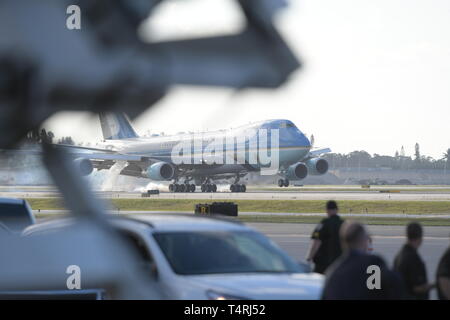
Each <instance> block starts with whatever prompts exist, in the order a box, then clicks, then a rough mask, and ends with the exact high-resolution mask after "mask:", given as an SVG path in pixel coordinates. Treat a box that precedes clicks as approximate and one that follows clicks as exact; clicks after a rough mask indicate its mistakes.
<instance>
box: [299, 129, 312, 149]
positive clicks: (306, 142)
mask: <svg viewBox="0 0 450 320" xmlns="http://www.w3.org/2000/svg"><path fill="white" fill-rule="evenodd" d="M300 142H301V145H302V146H303V147H309V148H311V142H310V141H309V139H308V138H307V137H306V136H305V135H304V134H303V133H302V134H301V139H300Z"/></svg>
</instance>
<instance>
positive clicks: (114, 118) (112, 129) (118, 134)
mask: <svg viewBox="0 0 450 320" xmlns="http://www.w3.org/2000/svg"><path fill="white" fill-rule="evenodd" d="M99 117H100V125H101V127H102V132H103V139H105V140H120V139H129V138H137V137H138V135H137V134H136V131H134V129H133V127H132V126H131V124H130V120H129V119H128V117H127V116H126V115H125V114H124V113H100V114H99Z"/></svg>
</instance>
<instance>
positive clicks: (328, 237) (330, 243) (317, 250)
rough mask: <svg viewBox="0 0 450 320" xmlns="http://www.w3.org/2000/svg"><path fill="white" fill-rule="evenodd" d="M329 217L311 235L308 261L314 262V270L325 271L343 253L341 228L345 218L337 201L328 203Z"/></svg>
mask: <svg viewBox="0 0 450 320" xmlns="http://www.w3.org/2000/svg"><path fill="white" fill-rule="evenodd" d="M326 210H327V216H328V217H327V218H325V219H323V220H322V221H321V222H320V223H319V224H318V225H317V226H316V228H315V229H314V231H313V233H312V235H311V239H312V242H311V246H310V249H309V250H308V255H307V257H306V261H308V262H314V270H313V271H314V272H317V273H324V272H325V270H326V269H327V268H328V266H330V265H331V264H332V263H333V262H334V261H335V260H336V259H337V258H338V257H339V256H340V255H341V253H342V249H341V243H340V240H339V229H340V228H341V225H342V223H343V222H344V220H342V219H341V217H340V216H339V215H338V211H339V210H338V206H337V203H336V201H328V202H327V204H326Z"/></svg>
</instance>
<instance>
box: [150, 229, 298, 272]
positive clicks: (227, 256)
mask: <svg viewBox="0 0 450 320" xmlns="http://www.w3.org/2000/svg"><path fill="white" fill-rule="evenodd" d="M154 237H155V239H156V241H157V243H158V245H159V246H160V248H161V250H162V251H163V253H164V255H165V256H166V258H167V260H168V261H169V263H170V265H171V267H172V269H173V270H174V272H176V273H177V274H183V275H194V274H213V273H253V272H269V273H293V272H301V269H300V267H299V265H298V264H297V263H295V261H293V260H292V259H291V258H289V257H288V256H287V255H286V254H285V253H284V252H283V251H281V250H280V249H279V248H278V247H277V246H276V245H274V244H273V243H272V242H271V241H270V240H269V239H267V238H266V237H264V236H263V235H261V234H259V233H256V232H252V231H239V232H236V231H232V232H231V231H229V232H158V233H155V234H154Z"/></svg>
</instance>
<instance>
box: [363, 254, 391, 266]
mask: <svg viewBox="0 0 450 320" xmlns="http://www.w3.org/2000/svg"><path fill="white" fill-rule="evenodd" d="M362 258H363V259H364V260H366V261H367V264H369V265H377V266H379V267H383V268H384V267H386V262H385V261H384V259H383V258H382V257H380V256H379V255H376V254H368V253H365V254H364V255H363V256H362Z"/></svg>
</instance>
